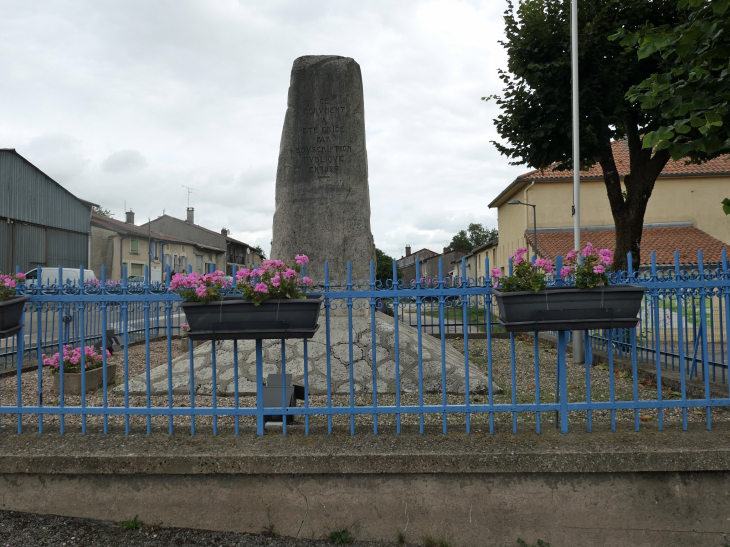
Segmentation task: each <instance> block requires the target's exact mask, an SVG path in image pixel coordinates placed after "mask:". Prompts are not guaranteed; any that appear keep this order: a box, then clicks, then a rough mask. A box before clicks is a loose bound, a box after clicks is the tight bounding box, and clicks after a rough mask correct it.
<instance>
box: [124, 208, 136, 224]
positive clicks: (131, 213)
mask: <svg viewBox="0 0 730 547" xmlns="http://www.w3.org/2000/svg"><path fill="white" fill-rule="evenodd" d="M126 215H127V220H126V223H127V224H134V211H132V210H131V209H130V210H129V211H127V212H126Z"/></svg>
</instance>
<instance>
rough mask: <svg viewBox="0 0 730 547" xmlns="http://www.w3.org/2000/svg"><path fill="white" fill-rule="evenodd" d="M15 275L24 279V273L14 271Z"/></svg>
mask: <svg viewBox="0 0 730 547" xmlns="http://www.w3.org/2000/svg"><path fill="white" fill-rule="evenodd" d="M15 277H19V278H20V279H25V274H24V273H16V274H15Z"/></svg>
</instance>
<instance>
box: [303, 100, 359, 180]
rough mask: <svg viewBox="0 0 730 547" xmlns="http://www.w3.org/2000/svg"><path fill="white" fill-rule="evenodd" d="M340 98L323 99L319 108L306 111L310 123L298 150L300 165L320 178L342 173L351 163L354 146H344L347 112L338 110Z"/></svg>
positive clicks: (315, 107)
mask: <svg viewBox="0 0 730 547" xmlns="http://www.w3.org/2000/svg"><path fill="white" fill-rule="evenodd" d="M336 102H337V97H320V98H319V99H318V100H315V103H317V105H315V106H312V107H310V108H304V109H303V113H304V116H305V119H306V117H309V118H311V121H305V123H308V124H309V125H306V126H304V127H302V136H303V140H302V142H303V146H298V147H297V148H296V150H295V152H296V153H297V154H299V155H300V158H299V161H300V162H301V163H303V164H304V166H305V167H308V168H309V172H310V173H311V174H313V175H315V174H316V175H317V176H319V177H326V176H329V175H330V174H332V173H339V172H340V170H341V169H343V168H345V164H346V163H347V162H349V161H350V154H351V153H352V146H350V145H347V144H341V142H342V137H344V135H345V133H346V132H347V128H346V127H345V125H344V120H345V118H346V110H347V108H346V107H344V106H335V103H336Z"/></svg>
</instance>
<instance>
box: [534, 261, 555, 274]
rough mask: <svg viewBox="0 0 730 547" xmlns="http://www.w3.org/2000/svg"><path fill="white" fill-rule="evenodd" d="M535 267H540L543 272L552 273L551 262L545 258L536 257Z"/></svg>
mask: <svg viewBox="0 0 730 547" xmlns="http://www.w3.org/2000/svg"><path fill="white" fill-rule="evenodd" d="M535 268H542V269H543V270H545V273H552V271H553V263H552V262H551V261H550V260H548V259H547V258H538V259H537V260H535Z"/></svg>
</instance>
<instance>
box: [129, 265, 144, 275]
mask: <svg viewBox="0 0 730 547" xmlns="http://www.w3.org/2000/svg"><path fill="white" fill-rule="evenodd" d="M129 275H130V276H132V275H144V264H131V265H130V268H129Z"/></svg>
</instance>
